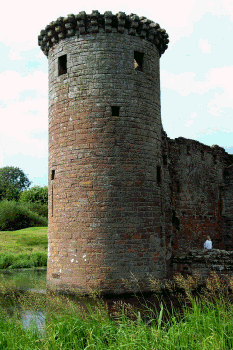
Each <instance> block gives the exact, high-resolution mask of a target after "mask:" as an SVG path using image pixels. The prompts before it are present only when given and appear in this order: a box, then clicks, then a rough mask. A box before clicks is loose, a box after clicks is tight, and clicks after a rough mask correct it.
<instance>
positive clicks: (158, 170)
mask: <svg viewBox="0 0 233 350" xmlns="http://www.w3.org/2000/svg"><path fill="white" fill-rule="evenodd" d="M157 182H158V183H159V184H160V183H161V166H160V165H157Z"/></svg>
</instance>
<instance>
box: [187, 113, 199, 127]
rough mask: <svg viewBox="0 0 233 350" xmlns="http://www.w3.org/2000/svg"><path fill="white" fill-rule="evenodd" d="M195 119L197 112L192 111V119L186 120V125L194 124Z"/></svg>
mask: <svg viewBox="0 0 233 350" xmlns="http://www.w3.org/2000/svg"><path fill="white" fill-rule="evenodd" d="M195 119H197V113H196V112H192V113H191V115H190V119H189V120H186V123H185V127H186V128H189V127H190V126H191V125H193V121H194V120H195Z"/></svg>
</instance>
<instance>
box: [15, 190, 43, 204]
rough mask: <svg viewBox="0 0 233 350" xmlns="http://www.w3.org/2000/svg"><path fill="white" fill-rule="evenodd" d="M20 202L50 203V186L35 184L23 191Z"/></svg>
mask: <svg viewBox="0 0 233 350" xmlns="http://www.w3.org/2000/svg"><path fill="white" fill-rule="evenodd" d="M20 202H29V203H39V204H41V205H44V204H48V186H44V187H40V186H34V187H32V188H29V189H28V190H25V191H23V192H21V193H20Z"/></svg>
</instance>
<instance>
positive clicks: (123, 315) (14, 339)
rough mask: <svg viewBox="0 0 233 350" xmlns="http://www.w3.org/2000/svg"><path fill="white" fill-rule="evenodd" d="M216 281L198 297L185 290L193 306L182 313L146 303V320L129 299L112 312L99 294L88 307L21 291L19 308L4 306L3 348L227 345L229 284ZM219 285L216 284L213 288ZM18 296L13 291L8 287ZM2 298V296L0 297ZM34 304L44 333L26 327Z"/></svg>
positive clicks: (221, 348)
mask: <svg viewBox="0 0 233 350" xmlns="http://www.w3.org/2000/svg"><path fill="white" fill-rule="evenodd" d="M211 278H212V280H213V282H214V284H213V283H212V285H211V284H209V286H212V287H210V288H212V289H208V286H207V289H206V291H205V293H204V294H203V295H202V296H201V297H199V298H194V297H192V296H191V295H190V294H187V295H186V300H188V301H189V303H190V306H189V307H187V306H186V305H185V303H183V312H182V313H172V312H171V313H170V314H169V317H168V319H167V320H166V321H165V320H164V318H163V314H164V309H163V305H165V303H163V300H162V299H161V309H160V311H158V312H156V311H155V310H152V309H149V308H148V311H147V312H148V318H147V319H148V320H147V322H144V321H143V318H142V316H141V314H140V312H139V311H138V310H136V309H135V310H134V308H133V307H128V306H127V304H123V305H120V304H118V306H117V307H116V310H115V313H114V315H111V314H109V310H108V307H107V306H106V304H104V302H103V301H102V300H101V299H95V306H92V307H90V305H89V306H87V309H88V312H86V311H85V312H84V308H83V307H82V306H80V305H79V304H77V303H74V302H73V301H71V300H70V299H68V298H67V297H62V296H57V295H53V294H47V295H35V294H32V293H31V294H30V293H29V294H26V295H21V296H20V297H18V304H19V305H20V308H18V309H17V310H16V311H15V312H14V314H13V315H11V317H9V316H8V315H7V312H6V311H5V309H4V307H0V313H1V314H0V349H24V350H27V349H28V350H29V349H33V350H35V349H43V350H47V349H48V350H50V349H51V350H52V349H53V350H58V349H63V350H66V349H67V350H68V349H77V350H82V349H83V350H84V349H85V350H87V349H88V350H90V349H93V350H94V349H96V350H98V349H101V350H105V349H114V350H116V349H125V350H132V349H133V350H143V349H144V350H147V349H148V350H163V349H164V350H175V349H177V350H178V349H190V350H200V349H202V350H210V349H211V350H225V349H232V348H233V306H232V304H231V302H230V297H229V295H228V290H227V289H226V290H225V291H224V290H223V289H222V286H220V288H221V291H219V290H217V291H216V284H215V282H216V276H213V277H211ZM213 288H215V289H213ZM7 296H8V300H9V299H10V298H11V300H14V297H15V296H14V293H9V291H8V293H7ZM0 300H1V301H2V303H3V298H1V299H0ZM30 307H33V308H36V309H37V310H41V309H42V310H44V311H45V312H46V326H45V329H44V331H43V332H42V333H40V332H39V331H38V330H37V329H36V328H35V327H34V328H33V326H32V327H31V329H29V330H25V329H23V327H22V326H21V323H20V318H19V313H20V312H21V311H22V310H24V309H30Z"/></svg>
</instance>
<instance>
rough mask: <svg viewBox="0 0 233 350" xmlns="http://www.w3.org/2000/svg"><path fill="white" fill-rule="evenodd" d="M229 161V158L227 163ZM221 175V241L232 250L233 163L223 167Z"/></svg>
mask: <svg viewBox="0 0 233 350" xmlns="http://www.w3.org/2000/svg"><path fill="white" fill-rule="evenodd" d="M231 158H233V156H231ZM230 162H231V160H230V161H229V163H230ZM223 176H224V179H223V186H222V205H223V209H222V216H223V241H224V243H225V245H226V249H227V250H233V164H231V165H227V166H226V167H225V169H224V172H223Z"/></svg>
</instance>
